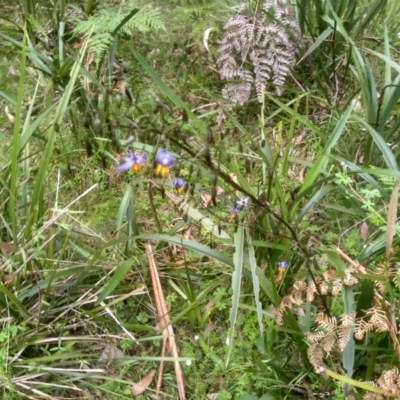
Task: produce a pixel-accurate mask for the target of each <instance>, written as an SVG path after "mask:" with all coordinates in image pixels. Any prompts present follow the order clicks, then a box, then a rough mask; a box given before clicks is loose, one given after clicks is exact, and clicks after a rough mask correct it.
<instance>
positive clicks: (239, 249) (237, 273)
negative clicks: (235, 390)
mask: <svg viewBox="0 0 400 400" xmlns="http://www.w3.org/2000/svg"><path fill="white" fill-rule="evenodd" d="M234 243H235V254H234V255H233V264H234V268H235V269H234V271H233V275H232V306H231V309H230V313H229V321H230V325H231V326H230V328H229V334H228V341H229V342H228V352H227V354H226V359H225V366H228V364H229V361H230V357H231V354H232V349H233V342H234V333H235V328H236V318H237V312H238V308H239V299H240V286H241V282H242V271H243V255H244V227H243V225H239V226H238V228H237V231H236V234H235V239H234Z"/></svg>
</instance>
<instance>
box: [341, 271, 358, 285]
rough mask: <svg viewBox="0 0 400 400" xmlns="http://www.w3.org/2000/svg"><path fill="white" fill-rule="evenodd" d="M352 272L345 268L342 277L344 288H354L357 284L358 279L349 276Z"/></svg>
mask: <svg viewBox="0 0 400 400" xmlns="http://www.w3.org/2000/svg"><path fill="white" fill-rule="evenodd" d="M352 272H353V271H352V270H351V269H349V268H346V269H345V270H344V277H343V283H344V285H346V286H354V285H355V284H356V283H358V279H357V278H355V277H354V276H353V275H351V273H352Z"/></svg>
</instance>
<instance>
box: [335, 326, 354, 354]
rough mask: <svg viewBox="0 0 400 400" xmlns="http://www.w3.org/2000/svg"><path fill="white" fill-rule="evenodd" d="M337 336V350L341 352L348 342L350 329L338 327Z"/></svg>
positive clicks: (348, 327)
mask: <svg viewBox="0 0 400 400" xmlns="http://www.w3.org/2000/svg"><path fill="white" fill-rule="evenodd" d="M337 335H338V338H339V348H340V350H342V351H343V350H344V349H345V347H346V346H347V344H348V343H349V341H350V337H351V327H350V326H347V325H340V326H339V330H338V334H337Z"/></svg>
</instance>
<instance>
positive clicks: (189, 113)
mask: <svg viewBox="0 0 400 400" xmlns="http://www.w3.org/2000/svg"><path fill="white" fill-rule="evenodd" d="M131 51H132V53H133V55H134V56H135V57H136V59H137V60H138V61H139V64H140V65H141V66H142V68H143V69H144V71H146V72H147V74H148V75H149V76H150V77H151V78H152V79H153V81H154V83H155V84H156V85H157V86H158V88H159V89H160V90H161V92H162V93H164V94H165V96H167V97H168V98H169V99H170V100H171V101H172V102H173V103H174V104H175V105H176V106H178V107H179V108H181V109H182V110H185V111H186V114H187V116H188V118H189V120H191V121H192V123H193V125H194V126H195V127H196V128H198V129H199V130H200V131H201V132H202V133H204V134H206V133H207V129H208V127H207V125H205V124H204V123H203V122H202V121H201V120H200V119H199V118H197V117H196V115H194V114H193V112H192V111H191V109H190V108H189V107H188V106H187V105H186V103H185V102H184V101H182V100H181V99H180V98H179V97H178V96H177V95H176V94H175V92H174V91H173V90H171V88H169V87H168V86H167V85H166V84H165V83H164V82H163V81H162V79H161V78H160V76H159V75H158V74H157V72H156V71H155V70H154V68H152V67H151V66H150V65H149V63H148V62H147V61H146V60H145V59H144V58H143V57H142V55H141V54H139V53H138V52H137V51H136V50H135V49H133V48H131Z"/></svg>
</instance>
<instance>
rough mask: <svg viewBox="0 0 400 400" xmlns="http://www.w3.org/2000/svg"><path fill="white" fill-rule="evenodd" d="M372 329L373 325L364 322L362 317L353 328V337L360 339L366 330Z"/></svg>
mask: <svg viewBox="0 0 400 400" xmlns="http://www.w3.org/2000/svg"><path fill="white" fill-rule="evenodd" d="M372 329H374V325H373V324H371V323H370V322H366V321H365V320H364V319H363V318H361V319H360V320H358V321H357V323H356V327H355V329H354V337H355V338H356V339H357V340H362V339H363V337H364V335H365V334H366V333H367V332H370V331H372Z"/></svg>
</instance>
